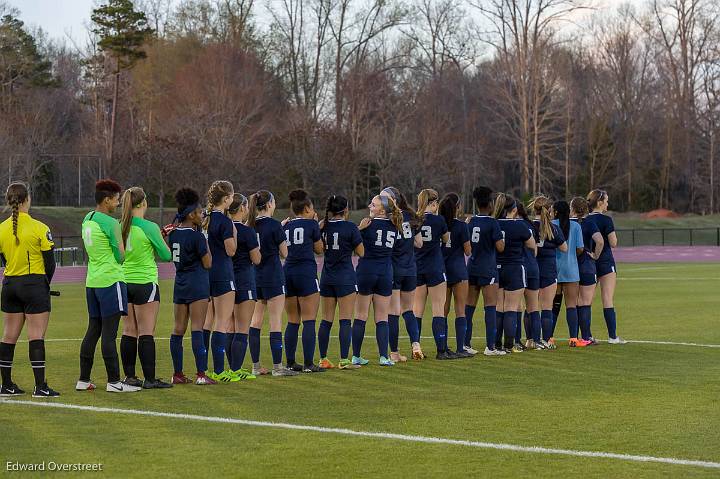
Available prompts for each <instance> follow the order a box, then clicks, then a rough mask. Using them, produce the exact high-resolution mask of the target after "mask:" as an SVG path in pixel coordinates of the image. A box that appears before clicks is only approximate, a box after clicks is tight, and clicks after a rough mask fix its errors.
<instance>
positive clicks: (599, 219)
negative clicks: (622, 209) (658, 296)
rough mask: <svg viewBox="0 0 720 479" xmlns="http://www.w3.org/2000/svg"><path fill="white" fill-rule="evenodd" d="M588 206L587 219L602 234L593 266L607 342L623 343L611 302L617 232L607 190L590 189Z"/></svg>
mask: <svg viewBox="0 0 720 479" xmlns="http://www.w3.org/2000/svg"><path fill="white" fill-rule="evenodd" d="M587 200H588V203H589V207H590V214H589V215H588V216H587V221H590V222H593V223H595V224H596V225H597V227H598V229H599V230H600V234H602V237H603V240H604V241H605V244H604V245H603V249H602V253H600V256H599V257H598V258H597V259H596V262H595V266H596V268H597V276H598V282H599V283H600V293H601V296H602V303H603V316H604V317H605V324H606V325H607V330H608V343H610V344H625V343H626V341H625V340H624V339H622V338H621V337H620V336H618V335H617V317H616V315H615V304H614V302H613V300H614V296H615V285H616V283H617V270H616V267H615V258H614V257H613V253H612V249H613V248H615V247H617V233H615V225H614V224H613V220H612V218H611V217H609V216H608V215H607V214H606V213H607V210H608V205H609V204H610V198H609V196H608V194H607V191H604V190H592V191H591V192H590V193H588V195H587Z"/></svg>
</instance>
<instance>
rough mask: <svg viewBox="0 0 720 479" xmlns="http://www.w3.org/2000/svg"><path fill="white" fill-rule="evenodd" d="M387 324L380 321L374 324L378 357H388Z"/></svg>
mask: <svg viewBox="0 0 720 479" xmlns="http://www.w3.org/2000/svg"><path fill="white" fill-rule="evenodd" d="M388 334H389V331H388V322H387V321H380V322H379V323H377V324H375V339H376V340H377V345H378V353H379V354H380V357H382V358H387V357H388Z"/></svg>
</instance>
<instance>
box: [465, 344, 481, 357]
mask: <svg viewBox="0 0 720 479" xmlns="http://www.w3.org/2000/svg"><path fill="white" fill-rule="evenodd" d="M463 350H464V351H465V352H466V353H470V354H472V355H473V356H475V355H476V354H477V353H478V350H477V349H473V348H471V347H470V346H464V347H463Z"/></svg>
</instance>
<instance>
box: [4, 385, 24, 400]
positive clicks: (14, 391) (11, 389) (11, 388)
mask: <svg viewBox="0 0 720 479" xmlns="http://www.w3.org/2000/svg"><path fill="white" fill-rule="evenodd" d="M23 394H25V391H23V390H22V389H20V388H19V387H18V385H17V384H15V383H10V384H7V385H5V384H3V385H2V387H0V397H3V398H9V397H14V396H21V395H23Z"/></svg>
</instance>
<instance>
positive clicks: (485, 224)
mask: <svg viewBox="0 0 720 479" xmlns="http://www.w3.org/2000/svg"><path fill="white" fill-rule="evenodd" d="M473 199H474V200H475V208H476V209H477V214H476V215H474V216H472V217H471V218H469V219H468V231H469V233H470V248H471V254H470V259H469V260H468V264H467V268H468V299H467V306H465V321H466V324H467V326H466V331H465V348H464V350H465V351H466V352H469V353H471V354H477V352H478V351H477V350H475V349H473V347H472V344H471V342H470V341H471V339H472V332H473V322H472V319H473V315H474V314H475V308H476V307H477V302H478V298H479V297H480V294H481V293H482V297H483V309H484V313H485V316H484V319H485V338H486V346H485V351H484V352H483V354H484V355H485V356H504V355H505V351H504V350H503V349H502V348H496V347H495V336H496V329H497V324H496V319H497V301H498V287H499V284H498V282H499V281H498V269H497V253H501V252H502V251H503V250H504V249H505V240H504V239H503V235H502V232H501V231H500V224H499V223H498V220H496V219H495V218H493V217H492V216H491V213H492V210H493V200H492V190H491V189H490V188H488V187H486V186H478V187H477V188H475V189H474V190H473Z"/></svg>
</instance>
